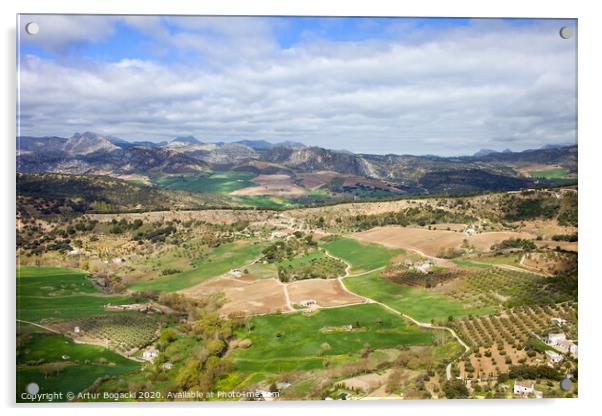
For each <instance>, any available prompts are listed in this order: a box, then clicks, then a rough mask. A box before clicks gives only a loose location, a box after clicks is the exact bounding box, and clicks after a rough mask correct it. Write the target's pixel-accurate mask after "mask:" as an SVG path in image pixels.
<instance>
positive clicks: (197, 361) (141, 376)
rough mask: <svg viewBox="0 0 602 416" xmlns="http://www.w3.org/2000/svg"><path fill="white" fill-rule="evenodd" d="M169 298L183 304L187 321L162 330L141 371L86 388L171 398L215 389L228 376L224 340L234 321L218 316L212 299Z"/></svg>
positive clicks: (230, 366)
mask: <svg viewBox="0 0 602 416" xmlns="http://www.w3.org/2000/svg"><path fill="white" fill-rule="evenodd" d="M171 298H172V301H173V302H170V306H171V307H176V306H177V305H179V306H182V307H183V308H184V309H183V310H187V311H188V313H190V316H189V320H188V322H179V323H177V324H176V323H174V324H171V325H169V327H168V328H165V329H163V330H162V331H161V334H160V336H159V340H158V341H157V342H156V347H157V348H158V350H159V351H160V352H159V355H158V357H157V358H156V360H155V361H154V362H153V363H150V364H148V365H147V366H146V367H145V368H144V369H143V371H141V372H136V373H129V374H127V375H124V376H121V377H112V376H111V377H104V378H103V379H101V380H99V381H97V382H96V383H94V385H92V386H91V387H89V388H88V391H90V392H97V393H101V392H108V393H120V392H124V391H143V392H144V391H147V392H155V393H157V394H160V396H157V395H149V396H147V397H141V398H140V400H144V401H152V400H170V399H169V397H168V394H169V393H177V392H187V391H197V392H203V393H207V392H210V391H216V390H218V389H219V386H220V383H223V382H224V380H227V379H228V378H229V377H230V374H231V372H232V370H233V367H232V362H231V360H230V359H229V358H227V357H224V354H225V352H226V350H227V341H228V340H229V339H230V338H231V337H232V325H233V322H232V321H229V320H224V319H221V318H220V317H219V316H218V315H217V314H216V313H215V312H213V310H214V309H215V304H212V303H211V302H208V303H205V305H204V306H198V305H196V306H195V305H193V304H190V303H188V302H187V301H186V300H185V299H183V298H181V297H179V296H178V295H171ZM176 304H177V305H176ZM222 386H223V387H224V388H226V390H227V391H230V390H231V388H228V386H225V385H223V384H222Z"/></svg>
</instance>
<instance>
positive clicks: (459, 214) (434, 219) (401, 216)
mask: <svg viewBox="0 0 602 416" xmlns="http://www.w3.org/2000/svg"><path fill="white" fill-rule="evenodd" d="M454 204H455V206H456V207H458V208H463V205H464V201H463V200H461V199H457V200H455V201H454ZM467 205H468V204H467ZM475 221H476V217H475V216H473V215H471V214H468V213H466V210H465V209H459V210H457V211H455V210H454V211H452V210H449V209H443V208H437V207H431V206H428V205H426V206H420V207H411V208H403V209H401V210H399V211H398V212H387V213H384V214H370V215H366V214H362V215H356V216H352V217H345V218H340V219H338V220H337V221H336V222H337V224H338V225H340V226H344V227H346V229H348V230H350V231H364V230H368V229H370V228H374V227H382V226H386V225H401V226H402V227H407V226H408V225H412V224H416V225H418V226H421V227H424V226H427V225H429V224H437V223H459V224H470V223H473V222H475ZM318 225H320V224H318Z"/></svg>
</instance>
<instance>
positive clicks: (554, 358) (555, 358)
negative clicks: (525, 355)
mask: <svg viewBox="0 0 602 416" xmlns="http://www.w3.org/2000/svg"><path fill="white" fill-rule="evenodd" d="M546 356H547V357H548V359H549V360H550V361H551V362H553V363H559V362H560V361H562V359H563V358H564V357H563V356H562V354H558V353H557V352H555V351H550V350H547V351H546Z"/></svg>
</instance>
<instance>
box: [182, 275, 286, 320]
mask: <svg viewBox="0 0 602 416" xmlns="http://www.w3.org/2000/svg"><path fill="white" fill-rule="evenodd" d="M219 292H222V293H223V294H224V295H225V297H226V301H225V303H224V305H223V306H222V307H221V308H220V310H219V312H220V314H221V315H224V316H227V315H230V314H231V313H235V314H239V315H256V314H263V313H276V312H282V311H287V310H289V308H288V306H287V303H286V297H285V295H284V286H283V285H282V284H281V283H280V282H278V281H276V280H274V279H261V280H256V281H252V282H247V281H243V280H240V279H234V278H231V277H225V276H224V277H219V278H217V279H213V280H211V281H209V282H205V283H201V284H200V285H197V286H194V287H191V288H188V289H185V290H182V291H181V292H180V293H182V294H184V295H187V296H190V297H195V296H206V295H211V294H214V293H219Z"/></svg>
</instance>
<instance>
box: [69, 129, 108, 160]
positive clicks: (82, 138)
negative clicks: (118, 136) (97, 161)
mask: <svg viewBox="0 0 602 416" xmlns="http://www.w3.org/2000/svg"><path fill="white" fill-rule="evenodd" d="M63 149H64V150H65V151H66V152H67V153H71V154H78V155H86V154H89V153H95V152H98V151H106V152H112V151H113V150H117V149H118V147H117V146H115V145H114V144H113V143H111V141H110V140H109V139H107V138H106V137H105V136H103V135H100V134H98V133H94V132H91V131H86V132H84V133H81V134H80V133H75V134H74V135H73V136H71V137H70V138H69V139H68V140H67V142H66V143H65V145H64V148H63Z"/></svg>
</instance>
